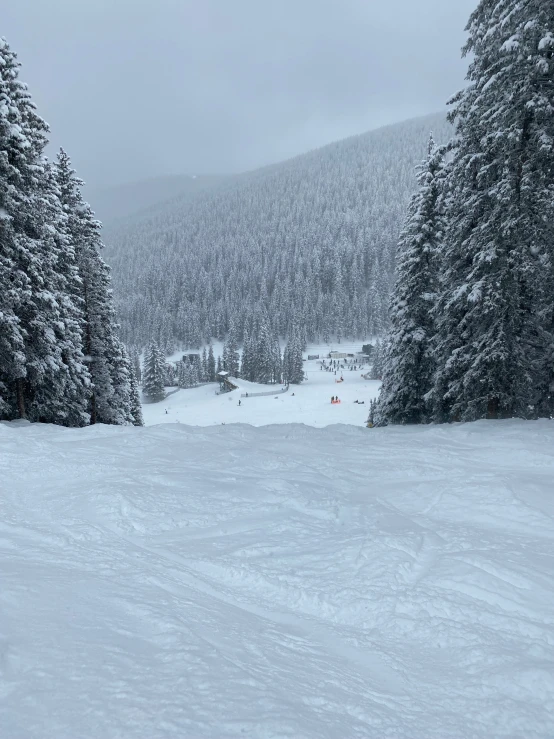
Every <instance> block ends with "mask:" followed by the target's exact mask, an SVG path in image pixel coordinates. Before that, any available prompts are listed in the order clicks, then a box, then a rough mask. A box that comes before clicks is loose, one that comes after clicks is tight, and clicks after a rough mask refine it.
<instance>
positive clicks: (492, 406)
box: [487, 398, 499, 421]
mask: <svg viewBox="0 0 554 739" xmlns="http://www.w3.org/2000/svg"><path fill="white" fill-rule="evenodd" d="M498 406H499V403H498V398H489V403H488V405H487V420H489V421H495V420H496V419H497V418H498Z"/></svg>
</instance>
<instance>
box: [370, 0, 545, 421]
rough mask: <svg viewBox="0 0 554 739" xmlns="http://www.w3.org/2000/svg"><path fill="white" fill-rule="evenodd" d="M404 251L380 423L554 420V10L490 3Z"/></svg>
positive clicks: (423, 182) (428, 167) (432, 154)
mask: <svg viewBox="0 0 554 739" xmlns="http://www.w3.org/2000/svg"><path fill="white" fill-rule="evenodd" d="M467 31H468V36H469V38H468V42H467V45H466V47H465V49H464V53H465V54H470V55H471V56H472V60H471V63H470V65H469V71H468V77H467V79H468V86H467V87H466V89H465V90H463V91H462V92H460V93H459V94H457V95H456V96H455V97H454V98H453V100H452V101H451V106H452V107H451V111H450V115H449V117H450V120H451V122H452V124H453V125H454V127H455V136H454V138H453V140H452V141H451V143H450V144H449V145H448V146H447V147H442V146H437V145H436V144H435V143H434V141H433V140H431V141H430V144H429V149H428V154H427V157H426V158H425V160H424V162H423V163H422V165H421V166H420V168H419V171H418V182H419V187H418V190H417V192H416V194H415V195H414V196H413V198H412V201H411V204H410V207H409V212H408V216H407V221H406V224H405V228H404V231H403V233H402V237H401V239H400V242H399V245H398V255H397V269H396V282H395V287H394V291H393V297H392V303H391V318H390V319H391V328H390V332H389V333H388V336H387V339H386V342H385V349H384V359H383V362H384V369H383V384H382V390H381V394H380V398H379V401H378V403H377V406H376V408H374V409H373V417H372V419H371V420H372V421H374V422H375V423H376V424H378V425H386V424H413V423H416V424H417V423H429V422H437V423H443V422H450V421H473V420H477V419H497V418H512V417H517V418H550V417H552V415H553V413H554V212H553V211H554V5H553V4H552V3H545V2H542V0H528V2H525V3H522V2H518V1H517V0H502V1H499V0H494V1H492V0H481V2H480V3H479V6H478V8H477V9H476V10H475V12H474V13H473V14H472V15H471V18H470V20H469V23H468V26H467Z"/></svg>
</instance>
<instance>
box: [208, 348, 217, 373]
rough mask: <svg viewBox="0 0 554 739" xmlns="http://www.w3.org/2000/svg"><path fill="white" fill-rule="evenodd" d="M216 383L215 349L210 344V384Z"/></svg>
mask: <svg viewBox="0 0 554 739" xmlns="http://www.w3.org/2000/svg"><path fill="white" fill-rule="evenodd" d="M214 381H215V358H214V348H213V346H212V345H211V344H210V345H209V347H208V382H214Z"/></svg>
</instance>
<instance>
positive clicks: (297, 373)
mask: <svg viewBox="0 0 554 739" xmlns="http://www.w3.org/2000/svg"><path fill="white" fill-rule="evenodd" d="M283 379H284V381H285V382H286V383H287V384H289V383H291V384H294V385H299V384H300V383H301V382H302V380H303V379H304V366H303V363H302V340H301V338H300V331H299V329H298V326H297V325H295V326H293V328H292V330H291V333H290V338H289V340H288V343H287V345H286V347H285V352H284V355H283Z"/></svg>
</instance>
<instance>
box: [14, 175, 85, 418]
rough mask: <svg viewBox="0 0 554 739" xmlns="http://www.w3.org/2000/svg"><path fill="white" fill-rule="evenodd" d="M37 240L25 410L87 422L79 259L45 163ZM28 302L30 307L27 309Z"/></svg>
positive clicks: (33, 415) (28, 313)
mask: <svg viewBox="0 0 554 739" xmlns="http://www.w3.org/2000/svg"><path fill="white" fill-rule="evenodd" d="M37 179H38V199H37V202H36V204H35V207H36V209H37V212H36V217H37V221H38V222H39V223H40V224H41V233H40V236H39V237H38V238H37V239H36V242H35V243H36V245H37V257H38V262H39V263H40V272H39V274H38V275H37V271H36V269H34V268H29V269H28V275H29V276H30V277H31V280H32V281H33V282H34V280H36V279H37V276H39V277H40V280H39V281H38V282H37V283H35V284H34V285H33V286H32V288H31V292H32V297H31V299H30V300H29V301H28V302H27V310H26V311H25V314H24V315H25V318H24V319H23V321H22V325H23V326H24V327H25V334H26V341H25V343H26V358H27V378H26V394H27V401H26V406H27V415H28V418H29V419H30V420H39V421H43V422H50V423H57V424H61V425H65V426H84V425H86V424H88V423H89V421H90V416H89V413H88V399H89V396H90V375H89V371H88V369H87V366H86V364H85V361H84V360H85V358H84V356H83V351H82V346H83V334H82V329H83V300H82V298H81V294H80V293H81V280H80V277H79V272H78V265H77V258H76V253H75V248H74V245H73V244H72V242H71V234H70V231H69V226H68V217H67V214H66V213H65V212H64V209H63V206H62V203H61V201H60V193H59V189H58V187H57V184H56V180H55V172H54V169H53V167H52V165H51V164H50V163H48V162H43V167H42V173H41V176H40V178H38V175H37ZM31 305H32V306H33V307H32V308H31Z"/></svg>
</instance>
